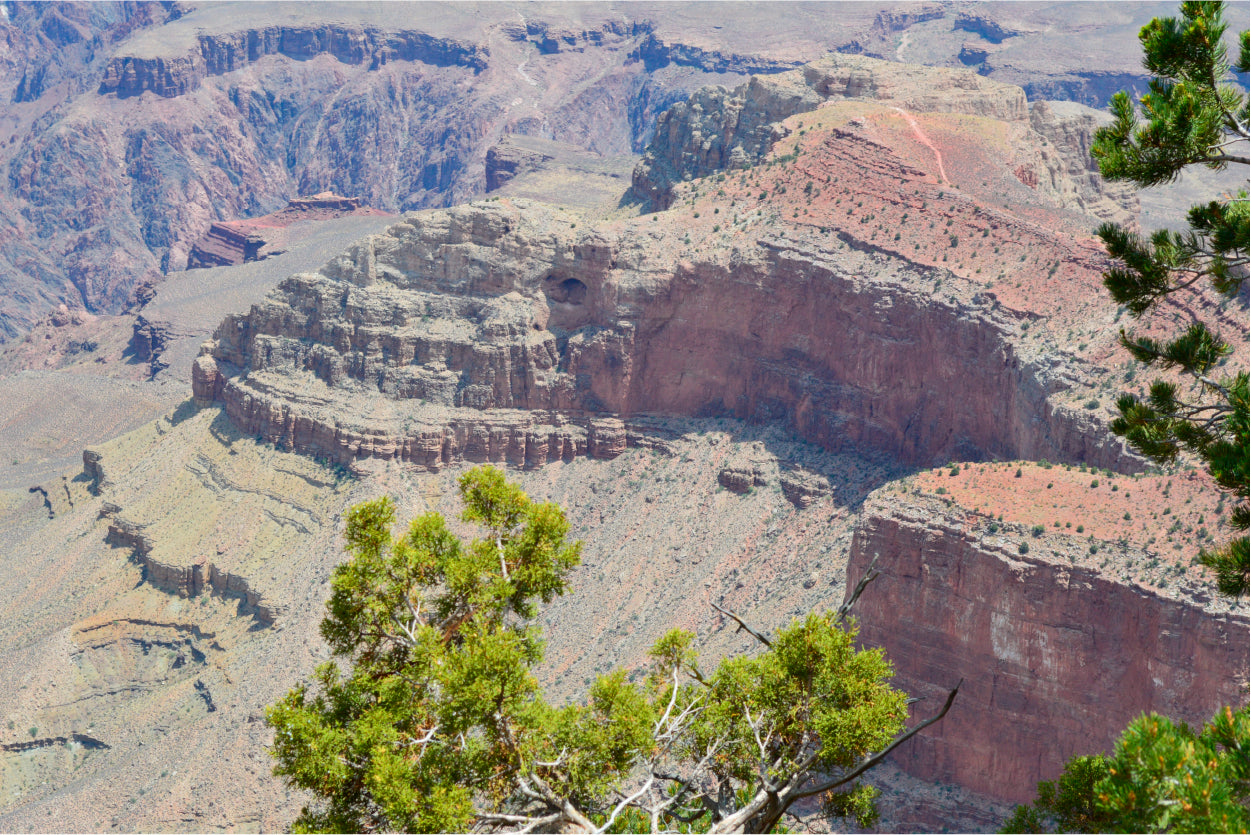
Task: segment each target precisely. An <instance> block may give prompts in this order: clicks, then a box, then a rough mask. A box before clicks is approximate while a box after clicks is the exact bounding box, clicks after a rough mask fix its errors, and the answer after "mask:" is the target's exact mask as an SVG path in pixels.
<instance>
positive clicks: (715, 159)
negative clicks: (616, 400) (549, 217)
mask: <svg viewBox="0 0 1251 835" xmlns="http://www.w3.org/2000/svg"><path fill="white" fill-rule="evenodd" d="M849 100H861V101H865V102H874V103H877V104H879V105H887V106H890V107H893V108H896V109H898V110H900V111H901V112H905V113H908V114H912V113H948V114H959V115H967V116H980V117H986V118H990V119H995V120H998V121H1001V122H1006V123H1020V124H1022V125H1024V126H1025V127H1027V128H1029V129H1032V130H1033V131H1034V132H1035V133H1037V134H1038V136H1039V137H1040V138H1043V139H1046V140H1049V141H1050V143H1051V144H1050V148H1049V149H1048V151H1047V152H1046V153H1043V154H1042V155H1041V156H1042V159H1041V160H1040V163H1039V165H1040V166H1041V167H1044V168H1045V169H1046V174H1045V175H1044V176H1043V177H1039V176H1038V175H1037V174H1034V173H1025V174H1023V176H1024V177H1031V176H1032V177H1033V182H1032V184H1031V185H1032V187H1034V188H1039V187H1040V186H1041V193H1043V194H1045V195H1047V196H1048V197H1049V198H1050V201H1051V202H1052V204H1053V205H1055V206H1056V207H1059V208H1075V209H1078V210H1081V211H1085V212H1090V213H1093V214H1095V215H1097V216H1099V217H1101V218H1110V219H1116V220H1118V221H1121V222H1129V221H1132V220H1133V219H1134V218H1135V217H1136V216H1137V197H1136V194H1135V192H1133V191H1132V190H1130V189H1127V188H1125V187H1123V186H1120V185H1117V184H1113V185H1112V186H1111V187H1109V188H1107V189H1106V190H1105V187H1104V186H1103V184H1102V179H1101V178H1099V177H1097V176H1091V175H1092V174H1095V173H1096V172H1097V169H1096V168H1095V164H1094V161H1093V159H1092V158H1091V157H1090V154H1089V146H1090V141H1091V137H1092V136H1093V132H1094V128H1095V126H1096V123H1095V120H1094V118H1092V117H1090V116H1089V115H1087V114H1086V113H1084V112H1082V113H1075V112H1070V111H1071V110H1073V108H1068V109H1066V110H1065V113H1064V115H1057V114H1056V113H1055V112H1053V111H1052V110H1051V109H1050V108H1048V107H1046V105H1045V103H1037V104H1035V106H1034V107H1033V109H1031V107H1030V105H1029V103H1028V102H1027V100H1026V97H1025V92H1024V91H1023V90H1022V89H1021V88H1020V87H1016V86H1014V85H1011V84H1004V83H1002V82H998V81H991V80H990V79H987V78H984V77H982V76H979V75H977V74H976V73H975V72H972V71H970V70H962V69H946V68H937V67H921V66H913V65H909V64H900V63H896V62H894V61H880V60H877V59H874V58H866V57H864V56H861V55H829V56H826V57H825V58H822V59H820V60H818V61H813V62H811V63H809V64H806V65H804V66H803V67H802V68H800V69H797V70H794V71H792V72H786V73H781V74H778V75H770V76H755V77H753V78H751V80H750V81H748V82H747V83H746V84H743V85H741V86H739V87H737V88H735V89H734V90H732V91H731V90H727V89H726V88H724V87H705V88H703V89H701V90H699V91H697V92H696V93H695V94H694V95H692V96H691V97H690V99H688V100H687V101H686V102H684V103H679V104H676V105H674V106H673V107H672V108H670V109H669V110H668V111H666V112H665V113H663V114H661V116H660V117H659V119H658V120H657V123H656V132H655V135H654V137H653V139H652V141H651V144H649V145H648V147H647V150H646V151H645V152H644V155H643V159H642V160H641V161H640V162H639V164H638V166H637V167H636V168H635V170H634V176H633V182H632V190H633V192H634V193H635V195H637V196H638V197H640V198H643V199H644V200H647V201H648V202H650V203H651V205H652V206H653V207H656V208H666V207H668V206H669V205H670V204H671V203H672V200H673V186H674V185H675V184H677V183H680V182H683V181H684V180H691V179H693V178H699V177H705V176H707V175H709V174H713V173H716V172H718V171H724V170H727V169H741V168H746V167H750V166H752V165H755V164H757V163H759V162H760V161H762V160H763V159H764V158H765V156H766V155H767V154H768V152H769V150H770V148H771V147H772V146H773V144H774V143H775V142H777V141H778V140H779V139H781V138H783V137H785V136H787V135H789V134H790V133H791V129H790V128H788V127H786V126H785V125H783V124H782V122H783V120H785V119H787V118H788V117H790V116H795V115H797V114H800V113H807V112H810V111H813V110H816V109H818V108H819V107H821V106H823V105H826V104H828V103H831V102H837V101H849ZM1040 105H1041V109H1040ZM1078 109H1079V110H1084V109H1081V108H1078ZM1091 112H1092V113H1093V111H1091ZM1041 144H1042V145H1047V144H1048V143H1047V142H1043V143H1041ZM1032 168H1033V166H1031V168H1030V170H1031V172H1032Z"/></svg>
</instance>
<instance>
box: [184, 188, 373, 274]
mask: <svg viewBox="0 0 1251 835" xmlns="http://www.w3.org/2000/svg"><path fill="white" fill-rule="evenodd" d="M349 215H366V216H368V215H384V216H385V215H386V213H385V212H380V211H377V210H375V209H371V208H369V207H368V206H366V205H364V201H363V200H361V198H359V197H343V196H341V195H338V194H334V193H332V192H328V191H326V192H322V193H321V194H315V195H312V196H311V197H295V198H292V199H291V200H289V201H287V205H286V206H285V207H284V208H282V209H279V210H278V211H276V212H271V213H270V214H267V215H261V216H260V217H254V218H247V219H244V220H224V221H218V222H216V223H212V224H210V225H209V228H208V231H207V232H205V233H204V237H202V238H200V240H199V241H197V242H196V244H195V246H193V247H191V252H190V253H189V254H188V255H187V269H189V270H192V269H197V268H204V267H224V266H230V265H234V264H243V263H246V262H248V261H259V260H262V259H264V258H268V257H269V256H271V255H275V254H278V253H279V252H281V251H282V249H281V248H280V247H282V246H283V243H284V239H285V235H284V234H283V230H285V229H286V227H288V226H290V225H291V224H292V223H296V222H298V221H301V220H333V219H335V218H340V217H347V216H349Z"/></svg>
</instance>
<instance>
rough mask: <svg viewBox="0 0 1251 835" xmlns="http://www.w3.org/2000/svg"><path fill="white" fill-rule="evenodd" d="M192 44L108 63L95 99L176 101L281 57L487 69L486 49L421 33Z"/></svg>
mask: <svg viewBox="0 0 1251 835" xmlns="http://www.w3.org/2000/svg"><path fill="white" fill-rule="evenodd" d="M197 40H198V49H196V50H194V51H193V52H192V53H191V54H189V55H183V56H171V57H146V56H119V57H116V58H113V59H112V60H111V61H110V62H109V64H108V66H107V67H106V68H105V70H104V78H103V79H102V80H101V81H100V90H99V92H100V94H101V95H105V94H109V93H114V94H116V95H118V96H122V97H125V96H136V95H139V94H140V93H143V92H144V91H147V90H151V91H152V92H153V93H156V94H157V95H158V96H162V97H165V98H172V97H174V96H181V95H184V94H186V93H188V92H190V91H191V90H193V89H195V88H196V87H197V86H198V85H199V83H200V82H201V81H202V80H203V79H204V78H206V77H207V76H210V75H222V74H224V73H228V72H233V71H234V70H238V69H241V68H243V67H246V66H248V65H249V64H252V63H255V62H256V61H258V60H260V59H261V58H263V57H264V56H267V55H282V56H285V57H287V58H292V59H295V60H298V61H307V60H309V59H311V58H315V57H316V56H318V55H330V56H333V57H334V58H335V59H336V60H338V61H340V62H341V63H344V64H365V65H368V66H370V67H372V68H377V67H379V66H381V65H383V64H386V63H388V62H390V61H409V62H418V63H422V64H430V65H432V66H436V67H448V66H460V67H467V68H469V69H471V70H473V71H474V72H479V71H481V70H483V69H485V68H486V57H485V56H486V54H487V52H486V49H485V47H483V46H480V45H477V44H471V43H465V42H462V41H457V40H454V39H450V38H437V37H433V36H431V35H428V34H426V33H424V32H413V31H408V32H404V31H399V32H378V31H376V30H372V29H362V28H357V27H350V26H342V25H340V26H335V25H329V24H328V25H320V26H316V25H315V26H270V27H265V28H262V29H248V30H244V31H239V32H231V33H229V34H214V35H202V36H200V37H199V38H198V39H197Z"/></svg>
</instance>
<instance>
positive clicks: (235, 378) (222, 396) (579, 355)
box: [193, 200, 1133, 469]
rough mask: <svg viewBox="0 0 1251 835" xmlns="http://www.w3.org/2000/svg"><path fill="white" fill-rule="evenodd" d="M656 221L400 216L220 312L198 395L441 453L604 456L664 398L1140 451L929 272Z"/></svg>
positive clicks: (916, 450)
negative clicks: (713, 242)
mask: <svg viewBox="0 0 1251 835" xmlns="http://www.w3.org/2000/svg"><path fill="white" fill-rule="evenodd" d="M645 221H646V218H643V219H640V220H638V221H633V222H632V224H630V225H627V226H625V227H617V228H612V229H608V230H604V231H598V230H594V229H582V228H578V227H577V224H576V223H571V222H569V216H568V215H566V214H565V213H564V212H562V211H560V210H557V209H554V208H552V207H550V206H546V205H543V204H538V203H530V202H529V201H524V200H516V201H506V200H501V201H494V202H484V203H479V204H472V205H469V206H463V207H458V208H455V209H451V210H446V211H434V212H427V213H420V214H410V215H407V216H405V218H404V220H403V221H402V222H400V223H397V224H395V225H394V226H392V227H391V228H390V229H389V230H388V231H387V233H386V234H382V235H374V236H371V237H368V238H366V239H364V240H362V241H361V242H359V243H357V244H355V245H354V246H353V247H352V248H350V249H349V251H348V252H346V253H344V254H343V255H342V256H340V257H338V258H336V259H334V260H332V261H331V262H330V263H329V264H327V265H326V266H325V267H323V268H322V270H321V271H320V272H318V273H306V274H299V275H295V276H292V277H290V278H288V279H287V280H286V281H284V282H283V283H282V284H281V285H280V286H279V288H278V289H277V290H276V291H275V293H274V294H273V295H272V296H271V297H270V299H269V300H268V301H266V302H265V303H263V304H260V305H257V306H255V307H253V309H252V311H251V312H250V313H248V314H247V315H245V316H231V317H229V318H227V319H226V320H225V321H224V322H223V323H222V325H221V326H220V327H219V328H218V330H217V332H216V335H215V340H214V341H213V342H212V343H209V344H208V345H207V346H206V348H205V349H204V351H203V353H202V355H201V356H200V357H199V358H198V359H197V360H196V363H195V367H194V368H193V387H194V392H195V397H196V400H197V402H200V403H209V402H212V401H216V400H221V401H224V402H225V404H226V410H227V413H228V414H229V416H230V417H231V419H232V420H233V421H235V423H236V424H237V425H238V426H239V427H240V428H241V429H242V430H243V431H245V432H248V433H254V434H258V435H260V436H262V437H265V438H267V439H270V440H272V441H274V442H275V443H279V444H281V445H283V446H285V447H288V448H294V449H298V450H302V451H305V452H308V453H310V454H314V455H319V456H322V457H326V458H330V459H332V460H336V461H341V462H344V463H349V462H350V461H352V460H353V459H355V458H358V457H370V456H373V457H380V458H400V459H403V460H406V461H412V462H414V463H416V464H419V465H422V466H428V467H436V468H437V467H439V466H445V465H447V464H448V463H451V462H453V461H455V460H459V458H460V457H467V458H468V460H478V459H475V458H469V457H468V453H467V452H466V450H467V449H468V448H470V447H473V448H474V449H476V450H478V451H477V452H474V453H473V454H474V455H478V456H485V459H483V460H501V461H504V460H507V461H517V462H521V461H524V462H525V463H526V464H527V465H533V464H535V463H536V462H538V461H539V459H540V458H544V459H548V458H554V457H558V456H551V455H550V454H549V453H544V454H543V455H540V454H539V453H538V451H537V450H538V447H539V445H540V442H541V444H546V445H549V447H550V446H557V447H560V448H562V449H571V450H572V454H583V450H586V451H587V452H588V453H590V454H593V455H595V454H600V453H598V452H596V449H597V447H596V445H595V443H594V441H593V439H594V437H595V433H596V432H597V431H598V430H597V429H596V427H597V426H599V425H600V424H599V423H598V421H601V420H605V419H608V420H616V419H623V420H629V419H630V418H631V417H633V416H636V415H644V414H661V415H673V416H696V417H697V416H711V415H724V416H733V417H737V418H740V419H745V420H755V421H779V422H782V423H784V424H786V425H789V426H790V427H791V428H793V429H794V430H795V431H796V432H798V433H799V434H800V435H801V436H802V437H804V438H806V439H808V440H810V441H813V442H815V443H818V444H820V445H822V446H823V447H825V448H827V449H830V450H840V451H841V450H851V449H865V448H870V449H875V450H879V451H882V452H885V453H887V454H890V455H893V456H895V457H897V458H898V459H899V460H901V461H903V462H906V463H932V462H934V461H936V460H948V459H950V458H952V457H958V458H981V457H996V458H1019V457H1035V458H1042V457H1047V458H1051V459H1053V460H1066V461H1067V460H1073V461H1076V460H1085V461H1088V462H1092V463H1097V464H1098V465H1099V466H1105V467H1109V468H1115V469H1122V468H1125V467H1131V466H1133V462H1132V461H1131V460H1129V459H1126V458H1125V455H1124V452H1123V449H1122V447H1121V445H1120V444H1119V442H1117V441H1116V440H1115V439H1113V438H1110V437H1106V436H1105V433H1103V432H1102V431H1101V429H1100V428H1099V427H1098V426H1097V425H1095V424H1094V423H1093V422H1090V421H1087V423H1082V422H1081V421H1082V420H1083V418H1082V417H1081V416H1078V415H1076V414H1075V413H1073V412H1071V411H1066V410H1065V409H1063V408H1061V407H1059V406H1057V405H1056V404H1055V403H1052V402H1051V401H1050V400H1049V398H1050V397H1051V395H1053V394H1055V393H1057V392H1060V391H1062V390H1063V389H1064V388H1065V387H1066V385H1067V383H1066V382H1065V381H1066V380H1067V379H1069V378H1070V377H1071V375H1072V371H1071V370H1070V369H1068V368H1067V367H1066V366H1065V364H1064V362H1063V361H1061V360H1059V359H1058V358H1055V357H1046V358H1041V359H1032V358H1030V357H1029V355H1028V353H1026V354H1022V353H1021V352H1020V351H1019V349H1018V347H1017V346H1016V345H1015V344H1014V342H1013V340H1012V337H1011V334H1012V333H1014V332H1015V331H1016V328H1017V327H1018V324H1017V321H1016V319H1014V318H1012V317H1006V318H1005V316H1004V313H1003V312H1002V311H1000V310H999V308H998V307H997V306H996V305H995V304H994V303H993V300H990V299H982V300H980V301H976V302H973V303H972V304H971V305H969V306H965V305H961V304H956V303H953V302H950V301H946V300H940V299H937V298H935V297H934V296H933V295H932V294H931V293H930V292H929V291H928V286H929V282H930V279H929V278H928V277H927V276H928V273H927V271H926V270H922V269H919V268H917V267H914V266H912V265H910V264H906V263H902V262H898V261H896V262H891V261H887V260H885V259H883V258H881V257H880V256H879V255H877V254H874V253H866V252H860V251H856V250H849V251H840V252H838V254H837V255H834V254H833V253H832V252H831V251H830V250H828V249H826V248H825V247H824V246H822V245H820V244H819V243H816V242H813V241H811V240H806V239H804V238H803V237H802V236H782V235H776V234H774V235H766V236H764V237H762V238H761V239H760V240H758V241H756V242H754V245H752V246H751V247H749V248H735V249H734V250H732V251H728V252H725V253H723V254H717V255H709V256H707V257H706V258H704V259H701V260H694V261H691V260H686V259H685V258H683V257H680V255H679V253H680V252H681V250H682V246H681V243H680V241H679V240H677V239H676V237H675V235H676V233H669V234H666V233H665V232H664V231H663V230H658V231H653V229H654V227H650V226H644V222H645ZM832 323H837V326H832ZM575 430H576V431H575ZM569 432H572V433H573V435H572V436H570V437H571V438H572V440H570V439H566V438H565V437H564V436H563V435H562V434H561V433H569ZM579 432H586V433H587V434H588V440H587V442H586V443H585V445H584V444H583V443H582V442H580V441H579V440H577V438H576V437H574V436H576V435H578V433H579ZM474 438H477V440H473V439H474ZM523 439H524V442H523ZM532 447H533V448H534V449H535V452H534V453H531V452H529V451H524V452H523V450H530V449H531V448H532ZM563 455H564V453H563V452H562V456H563Z"/></svg>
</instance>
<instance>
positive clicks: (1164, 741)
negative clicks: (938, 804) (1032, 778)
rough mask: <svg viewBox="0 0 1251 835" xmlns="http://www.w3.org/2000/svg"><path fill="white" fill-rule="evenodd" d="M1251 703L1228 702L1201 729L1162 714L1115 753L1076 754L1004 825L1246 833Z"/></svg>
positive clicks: (1131, 733)
mask: <svg viewBox="0 0 1251 835" xmlns="http://www.w3.org/2000/svg"><path fill="white" fill-rule="evenodd" d="M1247 719H1248V709H1247V708H1246V707H1244V708H1242V709H1241V710H1237V711H1235V710H1233V709H1232V708H1228V707H1226V708H1222V709H1221V710H1219V711H1217V713H1216V715H1215V716H1214V717H1212V721H1211V722H1210V723H1208V724H1207V725H1204V727H1203V729H1202V730H1201V731H1200V732H1199V733H1198V734H1195V733H1194V732H1193V731H1192V730H1191V729H1190V728H1189V727H1187V726H1186V725H1185V724H1182V723H1175V722H1173V721H1172V720H1170V719H1167V718H1165V717H1163V716H1157V715H1155V714H1149V715H1145V716H1140V717H1139V718H1137V719H1135V720H1134V721H1133V722H1131V723H1130V724H1129V727H1127V728H1126V729H1125V733H1124V734H1122V735H1121V738H1120V740H1119V741H1118V742H1117V744H1116V750H1115V751H1114V752H1113V754H1112V756H1111V757H1104V756H1094V757H1074V758H1073V759H1071V760H1069V762H1068V764H1067V765H1066V766H1065V767H1064V773H1062V774H1061V775H1060V778H1059V779H1058V780H1056V781H1055V782H1050V781H1046V782H1042V783H1039V784H1038V799H1037V800H1036V801H1035V802H1034V803H1033V804H1032V805H1029V806H1019V807H1017V809H1016V811H1015V813H1014V814H1013V816H1012V817H1011V818H1010V819H1009V820H1008V822H1007V824H1006V825H1005V826H1004V828H1003V829H1002V830H1001V831H1003V832H1246V831H1247V786H1248V774H1247V772H1248V763H1251V746H1249V745H1248V730H1247V724H1248V721H1247Z"/></svg>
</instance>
